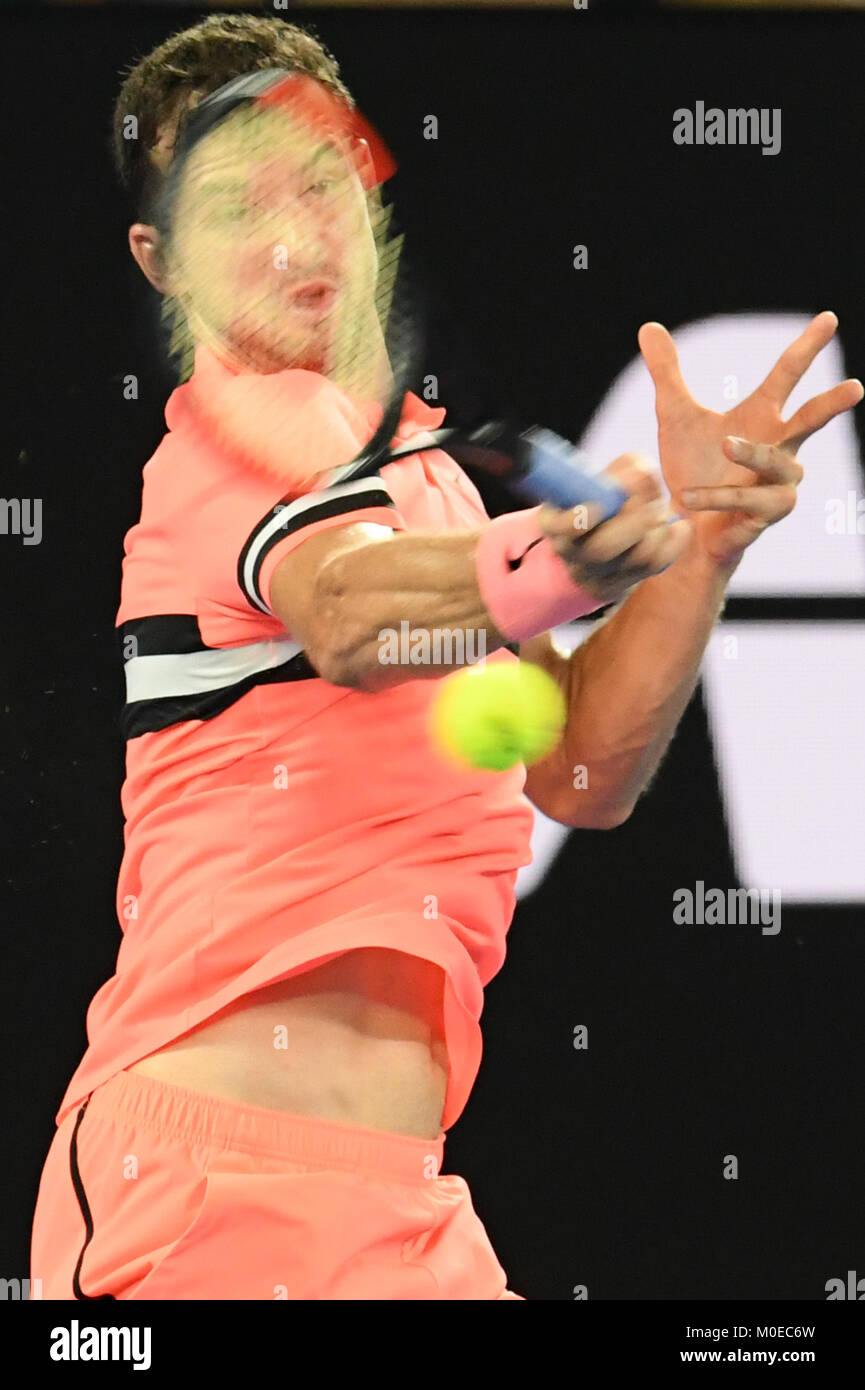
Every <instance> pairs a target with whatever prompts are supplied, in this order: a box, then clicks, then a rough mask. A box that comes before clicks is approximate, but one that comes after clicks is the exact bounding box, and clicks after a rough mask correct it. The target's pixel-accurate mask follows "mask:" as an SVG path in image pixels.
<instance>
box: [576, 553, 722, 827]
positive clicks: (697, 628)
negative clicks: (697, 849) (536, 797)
mask: <svg viewBox="0 0 865 1390" xmlns="http://www.w3.org/2000/svg"><path fill="white" fill-rule="evenodd" d="M734 569H735V565H734V566H731V567H727V568H721V567H719V566H718V565H717V564H716V563H714V562H713V561H710V560H709V559H707V558H706V557H705V556H704V555H702V554H701V552H700V551H699V549H698V547H697V546H696V544H695V543H693V542H692V544H691V546H690V547H689V549H688V550H686V551H685V553H684V554H683V555H682V556H681V558H680V559H679V560H678V561H677V562H676V563H675V564H674V565H672V566H671V567H670V568H669V569H668V570H666V571H665V572H664V573H663V574H659V575H655V576H653V577H652V578H651V579H647V580H645V581H644V582H643V583H642V584H640V585H639V586H638V587H637V588H636V589H635V590H634V591H633V592H632V593H631V594H630V595H629V596H628V597H627V598H626V599H625V601H624V602H623V603H622V604H621V606H620V607H619V608H618V609H617V610H616V611H615V612H614V613H613V614H612V616H611V617H610V618H609V619H608V621H607V622H606V623H604V624H603V625H602V626H601V627H600V628H598V629H597V631H595V632H594V633H593V634H592V635H591V637H590V638H588V640H587V641H586V642H584V643H583V645H582V646H580V647H578V648H577V650H576V651H575V652H574V654H573V656H572V657H571V670H570V673H569V674H570V680H569V683H568V684H569V715H568V724H567V729H566V732H565V736H564V739H563V741H562V744H561V745H560V749H559V757H558V759H557V762H558V768H559V772H558V777H559V778H560V779H561V783H562V785H561V788H560V789H553V788H551V789H550V792H549V795H550V797H551V800H552V802H553V804H554V805H555V807H556V810H555V812H554V814H555V816H556V818H557V819H561V820H563V821H564V822H565V823H566V824H574V825H581V824H584V823H585V821H584V819H583V817H584V805H583V802H584V801H590V802H591V804H592V805H593V806H594V807H595V808H596V810H595V812H594V815H595V821H594V822H593V823H598V824H600V823H603V824H605V825H609V826H612V825H618V824H620V823H621V822H622V821H624V820H626V819H627V817H628V816H629V815H630V814H631V811H632V810H633V808H634V805H635V804H636V802H637V800H638V798H639V796H640V795H641V794H642V793H643V792H644V791H645V790H646V788H647V787H648V785H649V783H650V782H651V780H652V778H653V776H654V774H655V772H656V771H657V769H658V767H659V766H660V763H661V761H662V759H663V757H664V754H665V753H666V750H667V748H668V746H669V744H670V742H671V740H672V737H673V734H674V733H675V730H676V726H677V725H678V723H679V720H680V719H681V717H682V714H683V713H684V711H685V709H686V708H687V705H688V703H689V701H690V699H691V696H692V695H693V693H694V689H695V687H696V684H697V681H698V679H699V674H700V666H701V662H702V657H703V653H704V652H705V649H706V646H707V643H708V641H709V638H710V636H711V633H712V630H713V628H714V627H715V624H716V622H717V621H718V618H719V617H720V616H721V613H722V611H723V607H724V599H725V592H726V587H727V584H728V583H729V580H730V577H731V575H732V573H733V571H734ZM575 768H576V769H585V772H584V773H581V772H580V771H579V770H578V771H577V772H575V771H574V769H575ZM575 781H576V782H577V786H576V787H575V786H574V782H575ZM597 808H601V810H600V811H599V810H598V809H597ZM598 817H600V819H598Z"/></svg>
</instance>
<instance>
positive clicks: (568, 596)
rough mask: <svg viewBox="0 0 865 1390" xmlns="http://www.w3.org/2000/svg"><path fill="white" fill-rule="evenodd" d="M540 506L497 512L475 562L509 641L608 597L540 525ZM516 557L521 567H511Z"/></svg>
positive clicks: (586, 610) (487, 600) (575, 614)
mask: <svg viewBox="0 0 865 1390" xmlns="http://www.w3.org/2000/svg"><path fill="white" fill-rule="evenodd" d="M540 510H541V509H540V507H532V508H530V509H529V510H527V511H519V512H507V513H506V514H505V515H504V516H498V517H496V519H495V521H491V522H490V524H489V525H488V526H487V527H486V529H485V530H484V531H483V532H482V533H481V538H480V540H479V542H478V548H477V552H476V558H475V564H476V566H477V577H478V588H479V589H480V591H481V598H482V599H483V601H484V607H485V608H486V610H487V612H488V613H489V615H490V617H491V618H492V620H493V622H494V623H495V625H496V627H497V628H498V630H499V632H500V633H501V634H502V636H503V637H506V638H507V639H508V641H509V642H525V641H527V640H528V638H529V637H537V636H538V634H539V633H541V632H547V631H548V630H549V629H550V628H551V627H555V626H556V624H557V623H567V622H570V620H571V619H572V618H582V617H584V616H585V615H586V614H587V613H594V612H595V611H596V610H597V609H598V608H603V607H604V600H603V599H599V598H595V597H594V596H593V595H592V594H589V593H587V591H586V590H585V589H581V588H580V586H579V585H578V584H575V583H574V580H573V579H572V578H571V574H570V571H569V569H568V567H567V565H566V564H565V562H564V560H561V559H560V558H559V556H558V555H557V554H556V552H555V550H554V549H553V547H552V544H551V542H550V541H549V539H548V538H547V537H546V536H544V535H543V532H542V531H541V530H540V528H539V526H538V513H539V512H540ZM535 542H537V544H535ZM530 546H531V549H529V547H530ZM527 552H528V553H527ZM513 560H518V561H520V563H519V565H518V567H517V568H516V569H511V567H510V563H509V562H510V561H513Z"/></svg>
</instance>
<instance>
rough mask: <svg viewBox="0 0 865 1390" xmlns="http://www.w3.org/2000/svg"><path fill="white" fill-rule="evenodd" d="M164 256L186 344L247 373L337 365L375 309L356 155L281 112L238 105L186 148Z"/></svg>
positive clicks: (369, 234)
mask: <svg viewBox="0 0 865 1390" xmlns="http://www.w3.org/2000/svg"><path fill="white" fill-rule="evenodd" d="M166 263H167V268H168V280H169V284H170V289H171V293H172V294H174V295H175V296H176V297H177V298H178V299H179V301H180V303H181V305H182V307H183V310H184V314H185V316H186V319H187V323H188V325H189V330H190V332H191V334H192V337H193V340H194V342H195V343H196V344H198V343H206V344H207V345H208V346H209V347H211V348H212V349H213V350H214V351H215V352H217V354H218V355H220V356H221V357H222V358H223V359H225V360H228V361H229V362H231V363H232V364H233V365H235V366H237V367H241V368H245V369H247V370H252V371H256V372H263V373H267V372H277V371H281V370H283V369H285V368H287V367H304V368H306V369H307V370H310V371H320V372H324V373H326V374H330V373H331V372H334V373H336V371H337V368H338V364H339V363H340V361H341V360H342V359H343V358H344V355H345V354H346V353H347V352H349V351H351V344H353V343H356V342H357V341H358V334H360V335H361V339H362V337H363V333H364V325H365V324H369V323H371V322H372V319H371V318H370V315H372V316H373V317H374V312H375V311H374V291H375V283H376V247H375V239H374V236H373V230H372V226H371V223H370V217H369V208H368V203H367V195H366V193H365V190H364V188H363V185H362V183H361V181H360V178H359V176H358V173H357V170H356V168H355V166H354V163H353V161H352V159H351V158H350V156H349V154H348V153H347V151H346V150H345V149H344V148H340V147H338V146H337V145H336V144H335V143H334V142H333V137H326V136H325V135H324V134H322V133H320V132H316V131H312V130H310V129H304V128H302V127H300V126H299V125H298V124H297V123H296V122H293V121H292V120H291V118H290V117H289V116H288V115H287V114H286V113H285V112H283V111H280V110H272V109H265V110H260V109H255V110H251V109H249V108H241V109H239V110H238V111H236V112H234V113H233V114H232V115H231V116H230V117H229V118H228V119H227V120H226V121H224V122H223V123H222V124H221V125H220V126H218V127H217V128H216V129H215V130H214V131H212V132H211V134H210V135H208V136H206V137H205V139H203V140H202V141H201V142H200V143H199V144H198V145H197V146H196V148H195V149H194V150H193V152H192V154H191V155H190V157H189V159H188V161H187V164H186V168H185V171H184V175H183V180H182V185H181V188H180V190H179V194H178V197H177V200H176V204H175V207H174V213H173V219H172V235H171V239H170V243H169V245H168V248H167V262H166Z"/></svg>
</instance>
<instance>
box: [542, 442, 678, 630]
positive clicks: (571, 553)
mask: <svg viewBox="0 0 865 1390" xmlns="http://www.w3.org/2000/svg"><path fill="white" fill-rule="evenodd" d="M604 471H605V473H606V474H607V475H609V476H610V477H612V478H614V479H615V481H616V482H617V483H618V484H619V486H620V487H621V488H622V489H623V490H624V491H625V492H627V493H628V500H627V501H626V502H625V503H624V505H623V506H622V508H621V510H620V511H618V512H617V513H616V515H615V516H614V517H611V518H610V520H609V521H601V520H600V518H601V515H602V513H601V508H600V507H599V506H596V505H594V504H592V503H590V504H588V505H587V506H579V507H572V508H570V509H569V510H565V511H563V510H560V509H558V508H556V507H551V506H549V505H547V504H544V505H543V506H542V507H541V511H540V514H539V517H538V524H539V526H540V529H541V531H542V532H543V533H544V535H545V536H547V537H548V538H549V540H550V542H551V543H552V546H553V548H554V550H555V551H556V553H557V554H558V555H559V556H560V557H561V559H562V560H564V562H565V564H566V565H567V566H568V569H569V570H570V572H571V574H572V576H573V578H574V582H575V583H577V584H579V585H580V587H581V588H583V589H585V590H587V592H588V593H590V594H592V595H593V596H594V597H595V598H598V599H601V600H602V601H603V602H604V603H615V602H617V601H618V600H619V599H620V598H622V597H624V595H625V594H626V593H627V592H628V590H629V589H631V588H633V586H634V585H635V584H639V583H640V581H641V580H643V579H647V578H649V576H650V575H653V574H660V573H661V571H662V570H665V569H667V568H668V566H670V565H671V564H672V563H673V561H674V560H677V559H678V558H679V556H680V555H681V554H682V552H683V550H684V549H685V547H686V546H687V544H688V541H689V539H690V536H691V531H692V529H693V528H692V526H691V523H690V522H688V521H681V520H679V521H674V522H672V523H671V522H670V517H671V516H672V513H671V511H670V508H669V506H668V504H667V502H666V501H665V500H664V499H663V497H662V492H661V486H660V481H659V477H658V474H657V473H656V472H655V471H654V470H653V468H652V465H651V463H650V462H649V460H648V459H646V458H645V457H644V455H642V454H622V455H621V456H620V457H619V458H617V459H615V460H614V461H613V463H611V464H610V465H609V467H608V468H606V469H605V470H604Z"/></svg>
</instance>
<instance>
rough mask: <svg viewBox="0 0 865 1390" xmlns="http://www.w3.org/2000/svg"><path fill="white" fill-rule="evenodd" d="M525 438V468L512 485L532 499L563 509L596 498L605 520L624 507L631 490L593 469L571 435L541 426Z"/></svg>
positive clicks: (602, 517) (529, 432)
mask: <svg viewBox="0 0 865 1390" xmlns="http://www.w3.org/2000/svg"><path fill="white" fill-rule="evenodd" d="M521 439H522V440H523V441H525V443H526V444H527V445H528V451H527V454H526V458H525V463H524V471H523V472H522V474H521V475H520V476H519V477H518V478H515V479H514V480H513V483H512V486H514V487H515V488H516V489H517V490H518V491H520V492H522V493H523V494H524V495H525V496H526V497H528V498H529V499H530V500H531V501H532V502H549V503H551V504H552V506H554V507H561V508H562V509H563V510H567V509H570V508H571V507H579V506H582V505H585V504H588V503H591V502H594V503H596V504H598V505H599V506H600V507H601V508H602V516H601V522H604V521H609V520H610V518H611V517H614V516H615V515H616V513H617V512H619V511H621V509H622V507H623V506H624V504H625V502H626V501H627V500H628V494H627V493H626V492H625V491H624V489H623V488H620V487H619V486H618V485H617V484H616V483H614V482H613V481H612V479H610V478H605V477H604V476H603V475H600V474H597V473H590V472H589V471H588V459H587V457H586V455H585V454H584V453H582V452H581V451H580V450H579V449H577V448H575V447H574V445H573V444H571V443H569V441H568V440H567V439H563V438H562V436H561V435H559V434H556V433H555V432H554V431H553V430H548V429H543V428H541V427H540V426H537V427H535V428H534V429H530V430H525V431H524V432H523V434H522V435H521ZM670 520H671V521H677V520H679V518H678V517H677V516H673V517H671V518H670ZM598 524H599V525H600V523H598Z"/></svg>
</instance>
